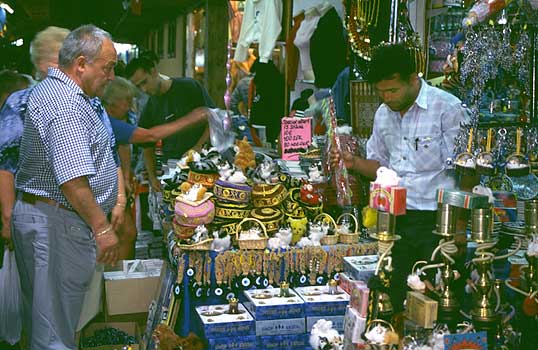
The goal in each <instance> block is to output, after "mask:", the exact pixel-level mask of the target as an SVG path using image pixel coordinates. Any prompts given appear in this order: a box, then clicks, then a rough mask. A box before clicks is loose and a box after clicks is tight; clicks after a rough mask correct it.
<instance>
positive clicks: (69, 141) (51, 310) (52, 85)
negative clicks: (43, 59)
mask: <svg viewBox="0 0 538 350" xmlns="http://www.w3.org/2000/svg"><path fill="white" fill-rule="evenodd" d="M115 63H116V51H115V49H114V45H113V42H112V39H111V37H110V35H109V34H108V33H106V32H105V31H103V30H101V29H99V28H97V27H94V26H91V25H88V26H82V27H80V28H77V29H76V30H74V31H73V32H71V33H70V34H69V35H68V36H67V38H66V39H65V41H64V43H63V45H62V48H61V49H60V54H59V68H49V71H48V77H47V78H46V79H45V80H43V82H41V83H40V84H39V85H38V86H36V87H35V88H34V89H33V90H32V91H31V92H30V95H29V98H28V103H27V109H26V116H25V120H24V123H25V124H24V131H23V136H22V142H21V149H20V160H19V170H18V173H17V177H16V188H17V191H18V193H17V201H16V203H15V207H14V208H13V215H12V224H13V241H14V245H15V252H16V255H17V264H18V267H19V269H20V274H21V280H25V281H26V283H22V284H23V285H24V286H27V287H28V288H23V293H24V295H23V301H24V303H25V305H24V311H25V314H24V322H25V326H26V327H27V329H28V330H29V332H30V343H31V348H32V349H74V348H76V344H75V328H76V326H77V323H78V321H79V317H80V312H81V308H82V303H83V298H84V294H85V292H86V289H87V287H88V284H89V282H90V279H91V277H92V274H93V272H94V270H95V264H96V261H100V262H103V263H114V262H115V261H116V259H117V254H118V251H117V249H118V247H117V245H118V238H117V236H116V234H115V230H114V227H113V226H112V225H111V224H110V223H109V221H108V219H107V214H109V213H110V212H111V210H112V209H113V208H114V206H115V205H116V202H117V197H118V172H117V165H116V162H115V160H114V152H113V148H112V142H113V139H112V137H111V132H110V131H109V128H108V126H107V125H106V121H105V120H104V119H103V118H101V117H100V116H99V114H98V113H97V112H96V110H95V109H94V108H93V107H92V105H91V103H90V99H91V98H93V97H95V96H98V95H101V94H102V91H103V89H104V87H105V85H106V84H107V83H108V82H109V81H110V80H111V79H113V78H114V71H113V69H114V65H115ZM21 282H24V281H21ZM29 322H31V325H30V324H28V323H29Z"/></svg>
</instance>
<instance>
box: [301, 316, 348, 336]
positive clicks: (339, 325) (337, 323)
mask: <svg viewBox="0 0 538 350" xmlns="http://www.w3.org/2000/svg"><path fill="white" fill-rule="evenodd" d="M321 319H324V320H327V321H331V322H332V323H333V328H334V329H336V330H337V331H338V333H343V332H344V315H339V316H329V315H326V316H308V317H307V318H306V332H307V333H310V332H311V331H312V327H313V326H314V324H315V323H316V322H318V321H319V320H321Z"/></svg>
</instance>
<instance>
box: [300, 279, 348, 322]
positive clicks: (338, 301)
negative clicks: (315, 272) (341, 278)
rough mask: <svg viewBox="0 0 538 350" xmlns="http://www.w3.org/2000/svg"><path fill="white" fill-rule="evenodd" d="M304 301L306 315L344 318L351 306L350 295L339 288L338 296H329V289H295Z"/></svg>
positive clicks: (314, 287)
mask: <svg viewBox="0 0 538 350" xmlns="http://www.w3.org/2000/svg"><path fill="white" fill-rule="evenodd" d="M294 290H295V291H296V292H297V293H298V294H299V296H300V297H301V299H303V300H304V310H305V315H306V316H307V317H308V316H325V315H333V316H343V315H344V314H345V312H346V307H347V305H348V304H349V294H347V293H346V292H344V291H343V290H342V288H340V287H337V289H336V290H337V294H328V293H327V291H328V287H316V286H313V287H297V288H295V289H294Z"/></svg>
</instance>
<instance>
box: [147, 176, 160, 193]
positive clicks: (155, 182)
mask: <svg viewBox="0 0 538 350" xmlns="http://www.w3.org/2000/svg"><path fill="white" fill-rule="evenodd" d="M149 185H150V186H151V189H152V190H153V192H161V181H160V180H159V179H157V178H155V179H150V180H149Z"/></svg>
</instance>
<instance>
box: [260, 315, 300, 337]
mask: <svg viewBox="0 0 538 350" xmlns="http://www.w3.org/2000/svg"><path fill="white" fill-rule="evenodd" d="M305 329H306V322H305V318H304V317H302V318H287V319H277V320H263V321H256V335H257V336H264V335H281V334H303V333H304V332H305Z"/></svg>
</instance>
